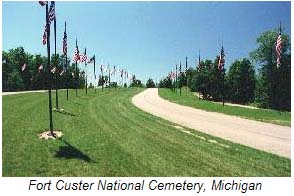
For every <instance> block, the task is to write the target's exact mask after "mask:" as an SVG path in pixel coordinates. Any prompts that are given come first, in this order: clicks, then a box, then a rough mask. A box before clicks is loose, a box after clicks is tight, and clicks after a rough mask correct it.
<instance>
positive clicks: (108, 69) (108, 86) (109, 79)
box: [108, 65, 110, 88]
mask: <svg viewBox="0 0 294 196" xmlns="http://www.w3.org/2000/svg"><path fill="white" fill-rule="evenodd" d="M108 87H109V88H110V67H109V65H108Z"/></svg>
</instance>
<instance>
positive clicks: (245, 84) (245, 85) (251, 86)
mask: <svg viewBox="0 0 294 196" xmlns="http://www.w3.org/2000/svg"><path fill="white" fill-rule="evenodd" d="M255 83H256V80H255V71H254V67H253V66H252V65H251V63H250V61H249V60H248V59H246V58H244V59H242V60H236V61H234V63H233V64H232V66H231V67H230V69H229V72H228V75H227V78H226V89H227V90H226V92H227V96H226V97H227V99H228V100H230V101H232V102H236V103H242V104H244V103H248V102H252V101H254V93H255V86H256V84H255Z"/></svg>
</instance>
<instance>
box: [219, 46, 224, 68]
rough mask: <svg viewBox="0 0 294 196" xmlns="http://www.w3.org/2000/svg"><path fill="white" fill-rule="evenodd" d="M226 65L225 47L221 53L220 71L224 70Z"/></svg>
mask: <svg viewBox="0 0 294 196" xmlns="http://www.w3.org/2000/svg"><path fill="white" fill-rule="evenodd" d="M224 65H225V51H224V47H223V46H222V49H221V53H220V56H219V59H218V69H219V70H222V69H223V68H224Z"/></svg>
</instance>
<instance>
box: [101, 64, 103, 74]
mask: <svg viewBox="0 0 294 196" xmlns="http://www.w3.org/2000/svg"><path fill="white" fill-rule="evenodd" d="M100 71H101V73H102V72H103V66H102V65H100Z"/></svg>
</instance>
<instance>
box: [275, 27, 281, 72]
mask: <svg viewBox="0 0 294 196" xmlns="http://www.w3.org/2000/svg"><path fill="white" fill-rule="evenodd" d="M276 53H277V67H280V65H281V54H282V35H281V28H280V32H279V34H278V37H277V42H276Z"/></svg>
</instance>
